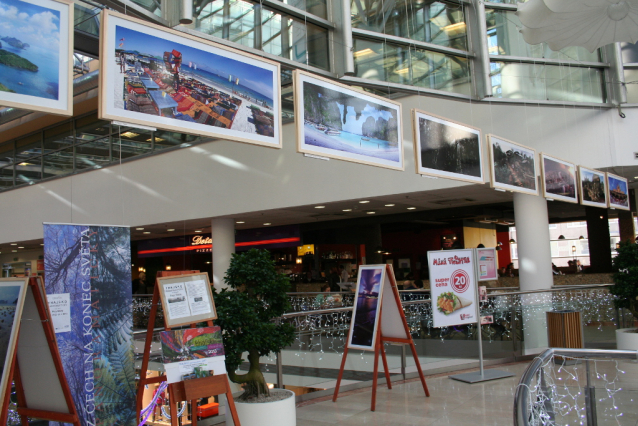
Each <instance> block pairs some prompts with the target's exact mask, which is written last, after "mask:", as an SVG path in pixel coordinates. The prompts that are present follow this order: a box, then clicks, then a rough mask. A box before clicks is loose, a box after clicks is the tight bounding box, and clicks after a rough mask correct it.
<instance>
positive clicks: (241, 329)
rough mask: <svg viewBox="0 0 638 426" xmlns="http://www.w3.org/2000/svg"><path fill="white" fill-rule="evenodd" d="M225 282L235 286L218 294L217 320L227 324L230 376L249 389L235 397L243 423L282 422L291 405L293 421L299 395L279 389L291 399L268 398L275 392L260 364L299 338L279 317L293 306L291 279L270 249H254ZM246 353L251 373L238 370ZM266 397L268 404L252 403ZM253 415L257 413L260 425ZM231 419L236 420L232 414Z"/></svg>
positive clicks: (239, 257) (234, 263)
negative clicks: (280, 266)
mask: <svg viewBox="0 0 638 426" xmlns="http://www.w3.org/2000/svg"><path fill="white" fill-rule="evenodd" d="M224 281H225V282H226V284H227V285H228V287H229V288H230V289H231V290H229V289H223V290H222V291H221V292H220V293H218V294H216V295H215V305H216V307H217V314H218V318H217V320H216V321H215V323H216V324H217V325H219V326H220V327H221V328H222V336H223V339H224V350H225V353H226V370H227V371H228V377H229V379H230V380H232V381H233V382H235V383H239V384H241V385H242V386H243V389H244V392H243V393H242V394H241V395H239V396H237V397H236V398H235V402H236V404H235V405H236V407H237V411H238V415H239V418H240V421H241V424H242V426H250V425H252V424H258V425H269V424H270V423H268V421H269V420H271V421H274V423H273V424H277V425H282V426H283V425H285V424H286V423H285V422H283V423H282V420H283V417H285V415H283V413H284V410H285V409H286V408H285V407H288V409H290V407H292V413H291V414H288V417H290V416H291V419H292V422H293V423H292V424H293V425H294V422H295V398H294V393H292V392H290V391H284V390H281V391H279V392H278V393H280V394H281V393H284V394H285V395H284V398H287V399H285V400H283V401H280V402H269V401H271V400H272V399H273V398H269V397H270V396H271V395H270V394H271V392H270V391H269V389H268V386H267V384H266V381H265V380H264V376H263V374H262V372H261V370H260V368H259V357H261V356H266V355H268V354H270V353H271V352H274V353H277V352H279V351H280V350H281V349H283V348H285V347H286V346H289V345H291V344H292V342H293V341H294V332H295V329H294V326H292V325H291V324H284V323H280V322H278V321H276V318H279V317H281V315H282V314H283V313H284V312H285V311H286V310H287V309H288V308H289V307H290V302H289V301H288V296H287V295H286V291H288V288H289V281H288V278H287V277H286V276H284V275H283V274H280V273H278V272H277V271H276V270H275V265H274V262H273V261H272V260H271V259H270V254H269V253H268V251H266V250H256V249H252V250H250V251H247V252H244V253H235V254H233V256H232V258H231V261H230V267H229V268H228V270H227V271H226V276H225V277H224ZM245 353H247V354H248V356H247V358H248V363H249V365H250V366H249V368H248V372H247V373H246V374H237V373H236V370H237V368H238V367H239V366H240V365H241V363H242V362H243V359H242V357H243V354H245ZM261 401H266V403H265V404H254V403H253V402H261ZM274 404H279V405H281V404H284V407H274V408H273V405H274ZM265 409H266V410H267V409H271V410H272V409H274V414H267V413H264V411H263V410H265ZM251 415H252V416H256V418H255V421H256V422H255V423H252V420H251ZM282 415H283V417H282ZM226 421H227V422H228V424H232V423H231V422H232V419H230V416H229V415H227V420H226Z"/></svg>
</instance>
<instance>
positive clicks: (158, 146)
mask: <svg viewBox="0 0 638 426" xmlns="http://www.w3.org/2000/svg"><path fill="white" fill-rule="evenodd" d="M202 139H203V138H202V137H200V136H194V135H187V134H184V133H177V132H168V131H164V130H158V131H156V132H155V151H161V150H163V149H167V148H173V147H176V146H181V145H183V144H185V145H184V147H186V146H190V145H191V144H194V143H196V142H201V141H202Z"/></svg>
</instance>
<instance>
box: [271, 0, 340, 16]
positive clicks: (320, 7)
mask: <svg viewBox="0 0 638 426" xmlns="http://www.w3.org/2000/svg"><path fill="white" fill-rule="evenodd" d="M280 1H281V2H282V3H285V4H287V5H289V6H292V7H296V8H297V9H301V10H305V11H306V12H308V13H312V14H313V15H316V16H318V17H320V18H324V19H327V18H328V13H327V7H326V0H280Z"/></svg>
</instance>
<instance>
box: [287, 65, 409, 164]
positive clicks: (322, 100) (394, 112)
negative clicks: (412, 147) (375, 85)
mask: <svg viewBox="0 0 638 426" xmlns="http://www.w3.org/2000/svg"><path fill="white" fill-rule="evenodd" d="M294 85H295V86H294V91H295V121H296V125H297V138H298V145H297V149H298V151H299V152H302V153H306V154H314V155H318V156H321V157H329V158H335V159H339V160H345V161H352V162H356V163H363V164H369V165H374V166H380V167H387V168H390V169H396V170H403V135H402V133H401V106H400V105H399V104H397V103H395V102H392V101H389V100H387V99H384V98H381V97H377V96H374V95H369V94H366V93H363V92H360V91H358V90H353V89H351V88H349V87H348V86H345V85H342V84H337V83H333V82H332V81H330V80H328V79H324V78H321V77H318V76H314V75H312V74H309V73H306V72H303V71H295V74H294Z"/></svg>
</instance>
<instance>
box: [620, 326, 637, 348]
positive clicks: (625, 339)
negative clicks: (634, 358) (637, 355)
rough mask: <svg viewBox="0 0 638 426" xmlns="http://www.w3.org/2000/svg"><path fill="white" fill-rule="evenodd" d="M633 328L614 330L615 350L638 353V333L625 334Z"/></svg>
mask: <svg viewBox="0 0 638 426" xmlns="http://www.w3.org/2000/svg"><path fill="white" fill-rule="evenodd" d="M629 330H635V328H619V329H618V330H616V348H618V349H625V350H632V351H638V333H627V331H629Z"/></svg>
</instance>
